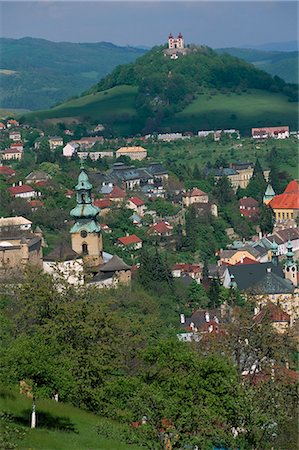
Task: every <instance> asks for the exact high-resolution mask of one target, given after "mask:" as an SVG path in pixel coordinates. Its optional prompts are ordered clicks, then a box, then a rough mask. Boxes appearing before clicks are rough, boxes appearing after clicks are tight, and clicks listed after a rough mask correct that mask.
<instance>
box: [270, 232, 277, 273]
mask: <svg viewBox="0 0 299 450" xmlns="http://www.w3.org/2000/svg"><path fill="white" fill-rule="evenodd" d="M271 261H272V263H273V264H274V266H278V245H277V242H276V241H275V237H274V236H273V242H272V244H271Z"/></svg>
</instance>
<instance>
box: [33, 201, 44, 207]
mask: <svg viewBox="0 0 299 450" xmlns="http://www.w3.org/2000/svg"><path fill="white" fill-rule="evenodd" d="M29 205H30V206H31V207H32V208H38V207H42V206H45V204H44V203H43V202H42V201H41V200H30V202H29Z"/></svg>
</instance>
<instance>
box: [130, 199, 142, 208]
mask: <svg viewBox="0 0 299 450" xmlns="http://www.w3.org/2000/svg"><path fill="white" fill-rule="evenodd" d="M129 201H130V202H132V203H134V205H136V206H142V205H144V201H143V200H141V199H140V198H138V197H130V198H129Z"/></svg>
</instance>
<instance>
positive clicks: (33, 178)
mask: <svg viewBox="0 0 299 450" xmlns="http://www.w3.org/2000/svg"><path fill="white" fill-rule="evenodd" d="M51 178H52V177H51V175H49V174H48V173H46V172H42V171H34V172H30V173H29V175H27V176H26V177H25V180H26V182H27V183H28V184H32V183H39V182H41V181H42V182H47V181H49V180H51Z"/></svg>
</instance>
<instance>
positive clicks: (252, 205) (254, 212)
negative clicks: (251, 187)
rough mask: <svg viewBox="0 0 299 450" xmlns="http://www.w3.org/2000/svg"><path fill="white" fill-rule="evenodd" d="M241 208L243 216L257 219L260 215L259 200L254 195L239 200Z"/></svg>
mask: <svg viewBox="0 0 299 450" xmlns="http://www.w3.org/2000/svg"><path fill="white" fill-rule="evenodd" d="M239 209H240V214H241V216H242V217H247V218H248V219H257V217H258V215H259V204H258V201H257V200H255V199H254V198H252V197H243V198H241V199H240V200H239Z"/></svg>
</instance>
